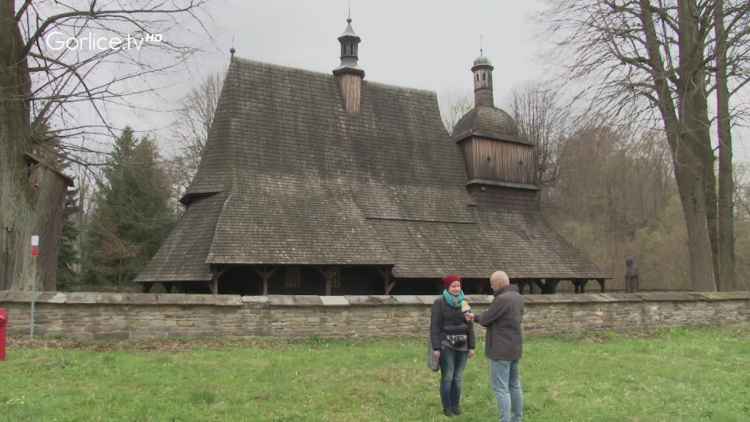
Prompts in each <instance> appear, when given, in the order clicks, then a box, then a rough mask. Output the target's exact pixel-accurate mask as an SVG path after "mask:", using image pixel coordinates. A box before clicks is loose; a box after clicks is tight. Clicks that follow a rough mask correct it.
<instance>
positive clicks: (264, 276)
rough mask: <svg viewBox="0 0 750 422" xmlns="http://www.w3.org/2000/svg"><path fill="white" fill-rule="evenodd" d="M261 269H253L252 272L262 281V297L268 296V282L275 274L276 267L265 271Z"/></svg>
mask: <svg viewBox="0 0 750 422" xmlns="http://www.w3.org/2000/svg"><path fill="white" fill-rule="evenodd" d="M261 268H262V267H261ZM261 268H258V267H253V271H255V274H258V275H259V276H260V278H261V279H262V280H263V296H268V280H270V279H271V276H272V275H273V273H275V272H276V268H277V267H271V268H267V269H266V268H263V269H261Z"/></svg>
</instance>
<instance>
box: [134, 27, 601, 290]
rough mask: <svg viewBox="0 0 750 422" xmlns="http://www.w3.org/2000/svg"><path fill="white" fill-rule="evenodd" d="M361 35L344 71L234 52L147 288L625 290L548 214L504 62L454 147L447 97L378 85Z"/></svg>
mask: <svg viewBox="0 0 750 422" xmlns="http://www.w3.org/2000/svg"><path fill="white" fill-rule="evenodd" d="M347 22H348V25H347V27H346V30H345V32H344V33H343V35H341V37H339V41H340V43H341V65H340V66H339V67H337V68H336V69H334V70H333V72H332V74H326V73H318V72H311V71H307V70H302V69H295V68H289V67H283V66H277V65H272V64H267V63H259V62H256V61H251V60H246V59H242V58H238V57H234V55H233V57H232V60H231V63H230V65H229V69H228V71H227V74H226V79H225V82H224V86H223V89H222V92H221V97H220V100H219V103H218V107H217V110H216V114H215V119H214V122H213V125H212V127H211V132H210V134H209V139H208V142H207V145H206V148H205V151H204V153H203V157H202V160H201V163H200V166H199V168H198V171H197V173H196V175H195V178H194V180H193V181H192V183H191V185H190V187H189V189H188V190H187V192H186V194H185V196H184V197H183V198H182V199H181V202H182V203H183V204H184V205H185V207H186V210H185V213H184V215H183V217H182V219H181V220H180V222H179V223H178V225H177V227H176V228H175V229H174V231H173V232H172V233H171V235H170V236H169V238H168V239H167V240H166V241H165V242H164V244H163V245H162V247H161V249H160V250H159V251H158V253H157V254H156V255H155V256H154V258H153V259H152V260H151V262H150V263H149V264H148V266H147V267H146V269H145V270H144V271H143V273H142V274H140V276H139V277H138V278H137V279H136V281H137V282H139V283H142V284H143V289H144V291H149V289H150V288H151V286H152V285H153V284H154V283H163V284H164V286H165V287H166V289H167V291H171V292H187V293H209V292H211V293H214V294H217V293H220V294H221V293H232V294H242V295H267V294H307V295H345V294H437V293H439V292H440V291H441V290H442V284H441V283H440V279H441V278H442V277H443V276H445V275H446V274H448V273H456V274H458V275H460V276H461V277H462V278H463V279H464V281H465V288H464V290H465V291H466V292H467V293H480V292H487V290H486V289H488V288H489V283H488V277H489V275H490V274H491V273H492V272H494V271H496V270H503V271H506V272H507V273H508V275H509V276H510V278H511V281H512V282H513V283H516V284H518V285H519V286H520V287H521V289H522V291H524V290H526V291H529V290H531V291H540V290H541V292H543V293H552V292H554V291H555V288H556V286H557V285H558V283H559V282H561V281H566V282H571V283H572V284H573V285H574V286H575V290H576V291H577V292H578V291H583V289H584V288H585V285H586V283H587V282H588V281H590V280H596V281H598V282H599V284H600V286H601V288H602V290H603V289H604V281H605V279H607V278H609V277H608V276H607V275H606V274H605V273H604V272H603V271H602V270H600V269H599V268H597V266H596V265H594V264H593V263H592V262H591V261H589V260H588V259H587V258H586V257H584V256H583V255H582V254H581V252H580V251H578V250H577V249H576V248H575V247H573V246H572V245H571V244H569V243H568V242H567V241H565V239H563V238H562V237H561V236H560V235H558V234H557V233H556V232H555V231H553V230H552V229H551V228H550V227H549V226H548V225H547V223H546V222H545V220H544V218H543V216H542V213H541V210H540V208H539V202H538V192H539V188H538V187H537V184H536V180H535V171H534V145H532V144H530V143H528V142H526V141H525V140H523V139H520V138H519V135H518V128H517V126H516V124H515V122H514V121H513V119H512V118H511V117H510V116H509V115H508V114H507V113H505V112H504V111H502V110H500V109H499V108H496V107H495V106H494V102H493V94H492V92H493V91H492V70H493V67H492V65H491V63H490V60H489V59H488V58H486V57H483V56H481V57H479V58H477V59H476V60H475V61H474V66H473V67H472V71H473V73H474V76H473V79H474V93H475V107H474V109H472V110H471V111H469V112H468V113H467V114H466V115H465V116H463V118H462V119H461V120H460V121H459V122H458V124H456V126H455V129H454V131H453V134H452V136H451V135H450V134H448V133H447V132H446V130H445V128H444V127H443V124H442V121H441V118H440V112H439V110H438V101H437V95H436V94H435V93H434V92H429V91H423V90H417V89H410V88H403V87H398V86H392V85H385V84H379V83H375V82H368V81H365V80H364V77H365V72H364V70H363V69H361V68H360V67H359V66H358V64H357V60H358V47H359V42H360V38H359V37H358V36H357V34H355V32H354V30H353V29H352V26H351V19H349V20H348V21H347ZM526 286H529V289H528V290H527V289H526Z"/></svg>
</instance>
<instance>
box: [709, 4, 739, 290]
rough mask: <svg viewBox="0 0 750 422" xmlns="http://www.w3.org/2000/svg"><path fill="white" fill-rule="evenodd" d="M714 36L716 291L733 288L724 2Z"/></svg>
mask: <svg viewBox="0 0 750 422" xmlns="http://www.w3.org/2000/svg"><path fill="white" fill-rule="evenodd" d="M714 20H715V22H714V32H715V34H716V49H715V51H716V68H717V71H716V103H717V104H716V109H717V115H718V119H717V121H718V124H717V126H718V132H719V221H718V224H719V244H718V255H719V256H718V260H717V261H718V267H719V280H718V282H719V283H718V289H719V291H722V292H726V291H731V290H734V289H735V278H736V269H735V266H734V264H735V262H734V259H735V256H734V200H733V198H732V195H733V193H734V179H733V175H732V133H731V128H730V116H729V88H728V87H727V45H726V42H727V35H726V32H725V29H724V0H716V2H715V4H714Z"/></svg>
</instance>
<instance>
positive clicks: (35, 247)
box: [29, 235, 39, 339]
mask: <svg viewBox="0 0 750 422" xmlns="http://www.w3.org/2000/svg"><path fill="white" fill-rule="evenodd" d="M30 254H31V332H30V334H29V338H31V339H33V338H34V302H36V257H37V255H39V236H36V235H34V236H31V251H30Z"/></svg>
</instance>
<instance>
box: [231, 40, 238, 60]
mask: <svg viewBox="0 0 750 422" xmlns="http://www.w3.org/2000/svg"><path fill="white" fill-rule="evenodd" d="M236 51H237V50H235V49H234V36H232V47H231V48H229V54H231V55H232V57H233V58H234V53H235V52H236Z"/></svg>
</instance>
